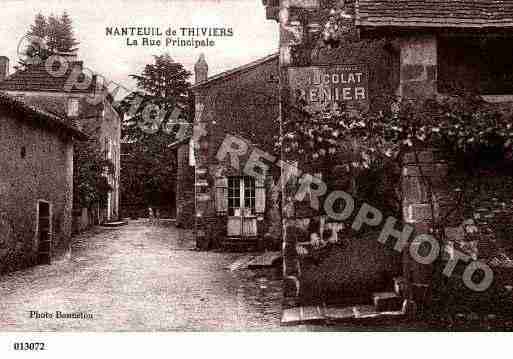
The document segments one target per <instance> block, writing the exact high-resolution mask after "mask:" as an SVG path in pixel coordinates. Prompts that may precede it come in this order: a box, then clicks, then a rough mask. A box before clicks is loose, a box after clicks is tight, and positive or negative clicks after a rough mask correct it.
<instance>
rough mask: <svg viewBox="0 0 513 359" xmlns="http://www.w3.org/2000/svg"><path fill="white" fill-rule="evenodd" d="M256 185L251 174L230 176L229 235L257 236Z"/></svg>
mask: <svg viewBox="0 0 513 359" xmlns="http://www.w3.org/2000/svg"><path fill="white" fill-rule="evenodd" d="M255 202H256V186H255V179H254V178H253V177H250V176H237V177H228V236H229V237H241V238H254V237H256V236H257V216H256V212H255Z"/></svg>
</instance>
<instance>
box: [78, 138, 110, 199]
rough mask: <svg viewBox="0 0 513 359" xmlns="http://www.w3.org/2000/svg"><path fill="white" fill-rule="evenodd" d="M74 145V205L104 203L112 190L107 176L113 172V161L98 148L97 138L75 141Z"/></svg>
mask: <svg viewBox="0 0 513 359" xmlns="http://www.w3.org/2000/svg"><path fill="white" fill-rule="evenodd" d="M74 146H75V151H74V156H75V159H74V161H73V187H74V189H75V190H74V191H73V195H74V200H73V203H74V205H75V206H76V207H77V208H89V207H90V206H91V205H92V204H93V203H100V204H104V203H106V199H107V194H108V193H109V192H110V191H112V190H113V188H112V186H111V185H110V184H109V180H108V178H109V176H111V175H113V174H114V171H115V167H114V163H112V161H110V160H108V159H107V157H106V154H105V152H103V151H101V150H100V148H101V146H100V144H99V143H98V141H97V140H89V141H86V142H76V143H75V145H74Z"/></svg>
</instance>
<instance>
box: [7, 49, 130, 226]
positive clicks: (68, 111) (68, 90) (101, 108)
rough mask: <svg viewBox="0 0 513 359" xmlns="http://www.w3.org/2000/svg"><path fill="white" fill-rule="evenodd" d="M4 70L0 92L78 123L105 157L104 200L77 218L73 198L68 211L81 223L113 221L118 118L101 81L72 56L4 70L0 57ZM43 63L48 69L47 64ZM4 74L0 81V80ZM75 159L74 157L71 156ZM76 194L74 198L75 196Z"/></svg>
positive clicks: (80, 211) (116, 213)
mask: <svg viewBox="0 0 513 359" xmlns="http://www.w3.org/2000/svg"><path fill="white" fill-rule="evenodd" d="M3 61H4V63H6V65H5V66H3V68H4V70H5V71H6V72H5V73H4V74H3V75H2V76H0V90H1V91H4V92H6V93H8V94H10V95H11V96H14V97H16V98H17V99H19V100H22V101H24V102H25V103H27V104H29V105H34V106H38V107H39V108H42V109H44V110H45V111H47V112H49V113H52V114H55V115H57V116H59V117H62V118H67V119H69V120H70V121H74V122H76V123H77V124H79V125H80V126H81V128H82V130H83V131H84V132H85V133H87V134H88V135H89V136H90V138H92V139H94V140H95V141H96V142H97V143H98V146H100V148H99V150H100V151H101V152H102V153H104V155H105V159H106V160H109V161H111V162H112V164H113V166H114V171H113V173H112V174H109V175H108V183H109V185H110V187H111V188H112V191H110V192H109V194H108V198H107V201H106V203H105V204H103V205H99V206H95V207H96V210H95V211H93V212H94V215H92V214H91V213H90V214H89V215H88V216H87V215H86V216H83V214H84V213H83V210H85V209H83V208H81V206H80V204H78V203H77V202H78V201H77V200H75V204H74V211H75V212H76V214H77V216H79V217H78V218H84V220H85V223H78V224H77V227H79V228H83V227H84V226H87V225H89V224H91V223H88V222H90V221H92V222H93V223H101V222H104V221H110V220H115V219H117V218H118V216H119V176H120V152H121V151H120V141H121V116H120V114H119V113H118V112H117V111H116V110H115V109H114V108H113V106H112V102H113V101H112V98H111V97H110V95H109V94H108V92H107V89H106V88H105V87H104V84H102V83H101V81H100V77H99V76H97V75H94V74H90V73H89V71H87V70H86V69H85V68H84V67H83V62H82V61H77V60H76V59H75V58H73V57H62V58H61V62H54V63H53V65H52V66H53V67H48V66H50V65H48V64H37V65H29V66H27V68H26V69H23V70H20V71H17V72H15V73H13V74H11V75H9V74H8V68H9V66H8V59H6V58H4V60H3ZM47 67H48V68H47ZM2 77H3V78H4V80H3V81H1V78H2ZM77 160H78V161H80V158H77ZM75 198H77V196H75Z"/></svg>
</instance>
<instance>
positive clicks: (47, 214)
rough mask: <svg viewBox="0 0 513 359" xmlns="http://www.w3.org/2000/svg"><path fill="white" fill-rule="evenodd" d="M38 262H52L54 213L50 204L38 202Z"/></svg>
mask: <svg viewBox="0 0 513 359" xmlns="http://www.w3.org/2000/svg"><path fill="white" fill-rule="evenodd" d="M38 214H39V215H38V237H39V247H38V264H50V263H51V259H52V215H51V208H50V204H49V203H47V202H39V203H38Z"/></svg>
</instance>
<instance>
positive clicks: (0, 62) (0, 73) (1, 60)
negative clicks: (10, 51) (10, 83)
mask: <svg viewBox="0 0 513 359" xmlns="http://www.w3.org/2000/svg"><path fill="white" fill-rule="evenodd" d="M7 76H9V58H8V57H5V56H0V82H2V81H3V80H5V79H6V78H7Z"/></svg>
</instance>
